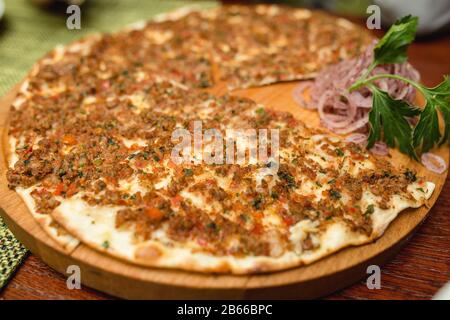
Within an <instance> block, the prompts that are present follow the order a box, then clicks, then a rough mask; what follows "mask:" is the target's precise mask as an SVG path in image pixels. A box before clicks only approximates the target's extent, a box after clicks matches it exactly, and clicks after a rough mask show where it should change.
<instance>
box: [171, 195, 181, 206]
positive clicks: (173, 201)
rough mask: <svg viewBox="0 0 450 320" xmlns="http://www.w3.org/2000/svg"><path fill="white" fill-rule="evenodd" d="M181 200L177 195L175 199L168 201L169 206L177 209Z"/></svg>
mask: <svg viewBox="0 0 450 320" xmlns="http://www.w3.org/2000/svg"><path fill="white" fill-rule="evenodd" d="M182 200H183V198H182V197H181V196H180V195H179V194H177V195H176V196H175V197H173V198H172V199H170V204H171V205H172V207H174V208H179V207H180V204H181V201H182Z"/></svg>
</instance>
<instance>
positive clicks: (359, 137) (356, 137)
mask: <svg viewBox="0 0 450 320" xmlns="http://www.w3.org/2000/svg"><path fill="white" fill-rule="evenodd" d="M345 141H347V142H353V143H356V144H359V145H366V143H367V135H366V134H364V133H353V134H351V135H349V136H347V137H346V138H345Z"/></svg>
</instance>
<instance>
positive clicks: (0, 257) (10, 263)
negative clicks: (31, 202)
mask: <svg viewBox="0 0 450 320" xmlns="http://www.w3.org/2000/svg"><path fill="white" fill-rule="evenodd" d="M0 250H1V251H0V290H1V289H2V288H3V286H4V285H5V284H6V282H7V281H8V279H9V278H10V277H11V276H12V274H13V273H14V271H15V270H16V268H17V267H18V266H19V264H20V263H21V262H22V260H23V259H24V258H25V255H26V253H27V249H25V247H24V246H22V245H21V244H20V242H19V241H17V240H16V238H14V236H13V234H12V233H11V231H9V230H8V228H7V227H6V225H5V223H4V222H3V220H2V218H1V217H0Z"/></svg>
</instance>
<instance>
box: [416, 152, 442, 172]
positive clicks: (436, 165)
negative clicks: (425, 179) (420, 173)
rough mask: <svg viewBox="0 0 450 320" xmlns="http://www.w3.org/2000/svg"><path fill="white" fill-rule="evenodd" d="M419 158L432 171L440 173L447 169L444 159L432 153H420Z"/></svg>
mask: <svg viewBox="0 0 450 320" xmlns="http://www.w3.org/2000/svg"><path fill="white" fill-rule="evenodd" d="M421 160H422V164H423V165H424V166H425V167H426V168H427V169H428V170H430V171H432V172H435V173H439V174H441V173H443V172H445V170H447V164H446V163H445V160H444V159H443V158H442V157H440V156H438V155H435V154H434V153H430V152H427V153H424V154H422V157H421Z"/></svg>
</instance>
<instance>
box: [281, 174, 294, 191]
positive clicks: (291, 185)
mask: <svg viewBox="0 0 450 320" xmlns="http://www.w3.org/2000/svg"><path fill="white" fill-rule="evenodd" d="M278 176H279V177H280V179H281V180H284V181H285V182H286V183H287V186H288V187H289V188H294V187H295V179H294V177H293V176H292V175H291V174H290V173H288V172H286V171H281V172H278Z"/></svg>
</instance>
